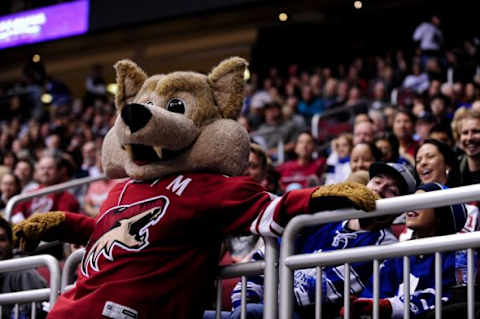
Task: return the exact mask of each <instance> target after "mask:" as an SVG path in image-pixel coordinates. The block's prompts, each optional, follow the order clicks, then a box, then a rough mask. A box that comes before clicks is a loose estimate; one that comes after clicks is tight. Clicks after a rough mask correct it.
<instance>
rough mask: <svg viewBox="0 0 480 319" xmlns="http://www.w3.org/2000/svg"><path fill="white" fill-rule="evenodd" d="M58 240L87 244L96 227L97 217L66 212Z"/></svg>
mask: <svg viewBox="0 0 480 319" xmlns="http://www.w3.org/2000/svg"><path fill="white" fill-rule="evenodd" d="M62 226H63V227H62V232H61V233H60V238H56V239H58V240H62V241H66V242H68V243H72V244H78V245H86V244H87V242H88V239H89V238H90V236H91V235H92V233H93V229H94V228H95V219H94V218H92V217H89V216H85V215H82V214H76V213H68V212H65V222H64V223H63V225H62Z"/></svg>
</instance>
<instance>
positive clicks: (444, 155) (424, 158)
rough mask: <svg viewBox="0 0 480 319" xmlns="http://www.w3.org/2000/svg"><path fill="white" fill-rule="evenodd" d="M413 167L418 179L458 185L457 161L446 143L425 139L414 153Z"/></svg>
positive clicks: (452, 185) (425, 181) (423, 181)
mask: <svg viewBox="0 0 480 319" xmlns="http://www.w3.org/2000/svg"><path fill="white" fill-rule="evenodd" d="M415 169H416V171H417V174H418V177H419V178H420V181H421V182H422V183H424V184H426V183H433V182H436V183H440V184H443V185H447V186H449V187H456V186H459V178H460V176H459V171H458V161H457V159H456V157H455V153H454V152H453V151H452V150H451V149H450V147H449V146H448V145H447V144H444V143H442V142H440V141H437V140H434V139H427V140H425V141H424V142H423V143H422V145H421V146H420V147H419V148H418V151H417V154H416V155H415Z"/></svg>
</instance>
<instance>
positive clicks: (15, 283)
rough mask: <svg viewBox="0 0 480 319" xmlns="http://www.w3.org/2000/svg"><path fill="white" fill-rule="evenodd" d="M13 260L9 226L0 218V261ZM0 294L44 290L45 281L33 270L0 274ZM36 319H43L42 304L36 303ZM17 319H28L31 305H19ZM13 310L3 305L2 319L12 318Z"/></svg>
mask: <svg viewBox="0 0 480 319" xmlns="http://www.w3.org/2000/svg"><path fill="white" fill-rule="evenodd" d="M12 258H13V238H12V228H11V226H10V224H9V223H8V222H7V221H6V220H5V219H3V218H2V217H0V260H8V259H12ZM0 278H1V281H0V287H1V291H0V292H1V293H9V292H20V291H24V290H30V289H41V288H46V287H47V284H46V282H45V280H44V279H43V278H42V277H41V276H40V275H39V274H38V273H37V272H36V271H35V270H33V269H32V270H22V271H9V272H3V273H2V274H1V277H0ZM35 307H36V310H35V312H36V316H37V318H44V317H45V315H46V314H45V313H44V312H43V311H42V304H41V303H40V302H37V303H36V306H35ZM18 312H19V314H18V318H30V314H31V304H23V305H19V309H18ZM14 315H15V314H14V309H13V306H11V305H3V306H2V309H1V317H2V318H14ZM15 318H17V317H15Z"/></svg>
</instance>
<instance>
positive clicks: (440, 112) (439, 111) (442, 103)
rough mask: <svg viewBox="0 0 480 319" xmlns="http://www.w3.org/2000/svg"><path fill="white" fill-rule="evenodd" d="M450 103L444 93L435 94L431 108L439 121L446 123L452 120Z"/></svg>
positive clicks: (431, 101)
mask: <svg viewBox="0 0 480 319" xmlns="http://www.w3.org/2000/svg"><path fill="white" fill-rule="evenodd" d="M448 107H449V104H448V100H447V98H446V97H444V96H443V95H435V96H433V97H432V99H431V100H430V109H431V110H432V115H433V116H434V117H435V120H436V122H437V123H439V124H442V125H445V124H447V123H448V122H450V120H451V118H452V115H451V114H450V113H449V109H448Z"/></svg>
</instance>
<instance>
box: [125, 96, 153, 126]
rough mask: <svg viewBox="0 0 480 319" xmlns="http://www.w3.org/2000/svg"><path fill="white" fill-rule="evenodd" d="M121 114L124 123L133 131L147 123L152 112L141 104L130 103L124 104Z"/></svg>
mask: <svg viewBox="0 0 480 319" xmlns="http://www.w3.org/2000/svg"><path fill="white" fill-rule="evenodd" d="M121 116H122V119H123V121H124V122H125V124H127V126H128V127H129V128H130V132H132V133H135V132H136V131H139V130H141V129H142V128H144V127H145V125H147V123H148V121H150V119H151V118H152V112H150V110H149V109H147V108H146V107H145V106H143V105H142V104H137V103H131V104H127V105H125V107H124V108H123V109H122V113H121Z"/></svg>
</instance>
